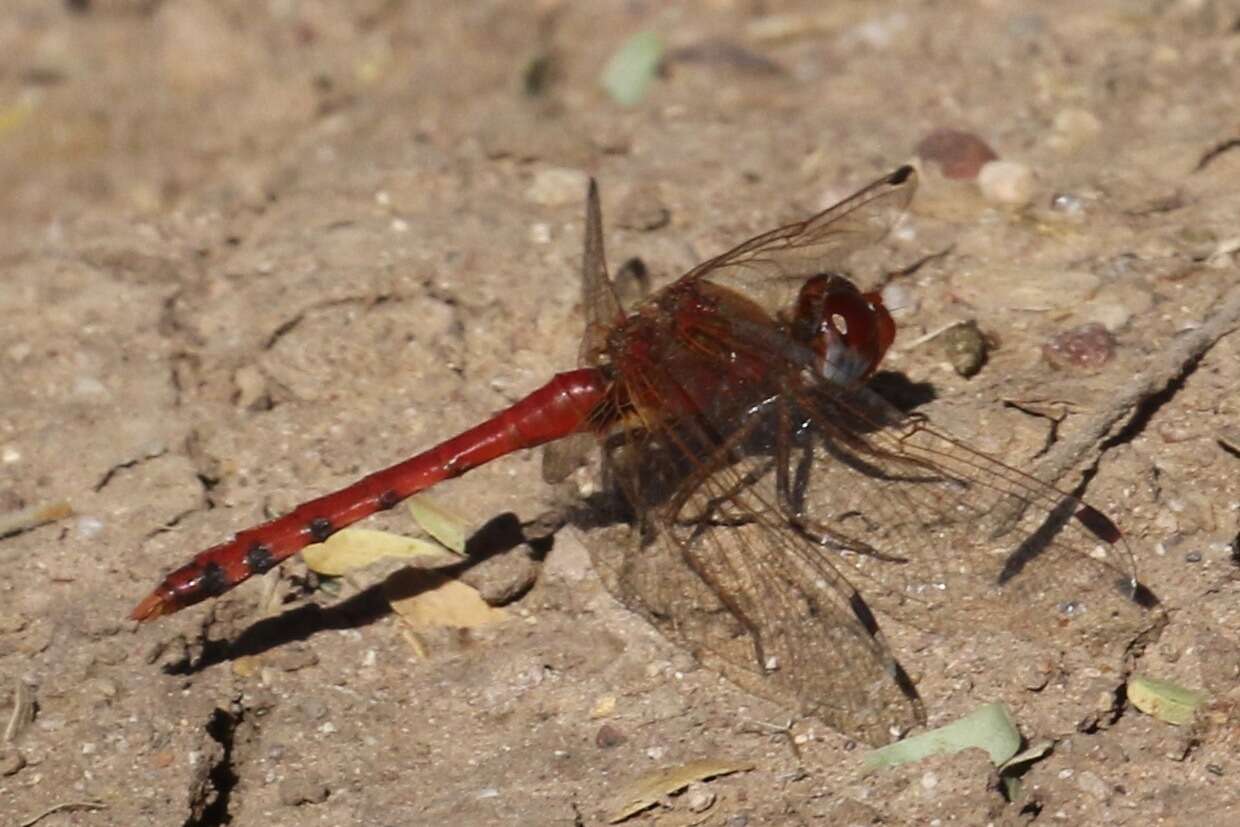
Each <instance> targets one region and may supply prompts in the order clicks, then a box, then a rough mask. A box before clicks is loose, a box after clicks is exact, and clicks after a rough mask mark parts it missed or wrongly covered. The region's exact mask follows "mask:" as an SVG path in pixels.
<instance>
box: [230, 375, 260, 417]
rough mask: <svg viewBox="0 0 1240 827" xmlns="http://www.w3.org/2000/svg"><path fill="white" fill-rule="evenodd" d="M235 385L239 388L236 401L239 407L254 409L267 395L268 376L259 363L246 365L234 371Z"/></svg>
mask: <svg viewBox="0 0 1240 827" xmlns="http://www.w3.org/2000/svg"><path fill="white" fill-rule="evenodd" d="M233 385H234V386H235V387H236V388H237V393H236V397H235V402H236V405H237V407H238V408H242V409H245V410H254V409H257V408H259V407H260V404H259V403H260V402H262V401H263V400H264V399H265V398H266V396H267V377H266V376H264V375H263V372H262V371H261V370H259V369H258V366H257V365H245V366H244V367H240V368H237V370H236V371H235V372H234V373H233Z"/></svg>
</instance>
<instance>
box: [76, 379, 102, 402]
mask: <svg viewBox="0 0 1240 827" xmlns="http://www.w3.org/2000/svg"><path fill="white" fill-rule="evenodd" d="M73 393H74V394H75V395H76V396H96V397H98V396H107V395H108V388H107V386H106V385H104V384H103V383H102V382H100V381H99V380H98V379H97V378H95V377H94V376H79V377H78V378H77V379H75V380H74V382H73Z"/></svg>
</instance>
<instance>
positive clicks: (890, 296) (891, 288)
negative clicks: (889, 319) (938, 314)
mask: <svg viewBox="0 0 1240 827" xmlns="http://www.w3.org/2000/svg"><path fill="white" fill-rule="evenodd" d="M882 297H883V306H884V307H886V308H887V310H888V311H889V312H890V313H892V314H897V313H908V314H913V313H916V312H917V308H918V305H919V302H918V301H917V296H916V295H915V294H914V293H913V291H912V290H910V289H909V288H908V287H907V286H905V285H903V284H898V283H896V282H892V283H891V284H888V285H887V286H886V287H884V288H883V292H882Z"/></svg>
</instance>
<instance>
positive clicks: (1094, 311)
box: [1082, 302, 1132, 333]
mask: <svg viewBox="0 0 1240 827" xmlns="http://www.w3.org/2000/svg"><path fill="white" fill-rule="evenodd" d="M1082 313H1083V315H1084V316H1085V317H1086V318H1087V319H1089V320H1090V321H1091V322H1097V323H1098V324H1100V325H1102V326H1103V327H1105V328H1106V329H1107V330H1109V331H1111V332H1112V333H1114V332H1115V331H1117V330H1123V329H1124V328H1125V327H1126V326H1127V325H1128V320H1129V319H1131V318H1132V311H1130V310H1129V309H1128V308H1127V307H1124V305H1122V304H1120V303H1119V302H1098V303H1096V304H1091V305H1089V306H1088V307H1086V308H1084V310H1083V311H1082Z"/></svg>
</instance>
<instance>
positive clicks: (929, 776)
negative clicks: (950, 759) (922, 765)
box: [921, 772, 939, 791]
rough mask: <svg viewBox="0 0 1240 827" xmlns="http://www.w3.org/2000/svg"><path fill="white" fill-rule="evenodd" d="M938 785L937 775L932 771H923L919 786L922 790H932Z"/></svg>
mask: <svg viewBox="0 0 1240 827" xmlns="http://www.w3.org/2000/svg"><path fill="white" fill-rule="evenodd" d="M937 786H939V777H938V776H937V775H935V774H934V773H932V772H927V773H923V774H922V776H921V788H922V789H923V790H927V791H929V790H933V789H934V788H935V787H937Z"/></svg>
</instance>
